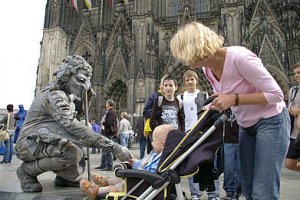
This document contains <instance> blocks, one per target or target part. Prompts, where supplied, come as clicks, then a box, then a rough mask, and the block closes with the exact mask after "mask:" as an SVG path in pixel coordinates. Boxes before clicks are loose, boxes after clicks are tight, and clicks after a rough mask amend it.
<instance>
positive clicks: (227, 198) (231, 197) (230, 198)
mask: <svg viewBox="0 0 300 200" xmlns="http://www.w3.org/2000/svg"><path fill="white" fill-rule="evenodd" d="M235 199H236V198H235V197H234V195H231V194H226V196H225V197H224V200H235Z"/></svg>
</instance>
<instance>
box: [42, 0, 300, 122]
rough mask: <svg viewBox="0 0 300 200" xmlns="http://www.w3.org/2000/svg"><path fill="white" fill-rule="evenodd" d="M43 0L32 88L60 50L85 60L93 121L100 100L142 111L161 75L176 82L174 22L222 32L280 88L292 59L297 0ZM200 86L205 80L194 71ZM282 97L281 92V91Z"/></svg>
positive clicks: (296, 52) (298, 50) (296, 56)
mask: <svg viewBox="0 0 300 200" xmlns="http://www.w3.org/2000/svg"><path fill="white" fill-rule="evenodd" d="M91 2H92V9H87V7H86V5H85V3H84V0H78V5H77V6H78V9H77V11H76V10H75V9H74V8H73V7H72V2H71V0H47V5H46V10H45V21H44V30H43V40H42V42H41V51H40V52H41V54H40V59H39V64H38V71H37V73H38V74H37V82H36V92H39V91H41V89H42V88H43V87H44V86H45V85H46V84H47V83H48V82H49V81H52V80H53V78H54V77H53V76H52V74H53V71H54V70H55V69H56V67H57V66H58V65H59V64H60V62H61V61H62V59H63V58H64V57H65V56H67V55H72V54H78V55H81V56H83V57H84V58H85V59H86V60H87V61H88V62H89V63H90V64H91V66H92V67H93V69H94V71H93V77H92V86H93V88H94V90H95V91H96V93H97V96H96V97H95V98H94V99H93V101H92V102H91V109H90V112H89V113H90V118H95V119H96V120H100V118H101V116H102V115H103V114H104V112H105V107H104V105H105V101H106V100H107V99H108V98H110V99H113V100H115V102H116V109H117V110H118V111H127V112H128V113H130V114H131V115H132V116H133V117H138V116H141V115H142V111H143V107H144V103H145V100H146V99H147V97H148V96H149V94H150V93H151V92H153V91H155V90H156V89H157V87H158V82H159V80H160V78H161V77H162V76H163V75H165V74H169V75H172V76H175V77H176V78H177V80H178V82H179V86H181V84H182V75H183V73H184V72H185V70H186V69H187V66H184V65H183V64H181V63H179V62H177V61H176V60H174V58H173V57H172V55H171V53H170V49H169V42H170V39H171V38H172V35H173V34H174V33H175V32H176V30H177V29H178V27H179V26H180V25H182V24H185V23H187V22H190V21H200V22H202V23H203V24H205V25H207V26H209V27H211V28H212V29H214V30H215V31H216V32H217V33H219V34H221V35H222V36H223V37H224V38H225V44H224V45H225V46H229V45H242V46H246V47H247V48H249V49H251V50H252V51H253V52H255V53H256V54H257V55H258V56H259V57H260V58H261V59H262V61H263V63H264V65H265V67H266V68H267V69H268V70H269V72H270V73H271V74H272V75H273V76H274V77H275V79H276V80H277V81H278V83H279V85H280V86H281V88H282V90H283V91H284V93H285V94H287V92H288V90H289V87H290V86H291V84H292V83H293V76H292V75H293V74H292V71H293V69H292V66H293V65H294V64H295V63H296V62H299V61H300V23H299V20H300V3H299V0H127V1H124V0H91ZM199 77H200V80H199V85H200V86H201V89H203V90H206V91H208V92H209V93H211V92H212V91H211V87H210V85H209V83H208V82H207V80H206V79H205V78H204V77H203V74H202V72H201V70H199ZM286 96H287V95H286Z"/></svg>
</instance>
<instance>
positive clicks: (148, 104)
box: [143, 76, 165, 154]
mask: <svg viewBox="0 0 300 200" xmlns="http://www.w3.org/2000/svg"><path fill="white" fill-rule="evenodd" d="M164 78H165V76H163V77H162V78H161V80H160V83H159V88H158V91H157V92H153V93H151V94H150V96H149V97H148V99H147V101H146V103H145V106H144V111H143V117H144V120H145V121H144V124H145V126H144V130H145V131H144V136H145V137H146V138H147V154H149V153H150V152H151V151H152V149H153V148H152V145H151V142H152V139H151V138H152V131H153V130H151V127H150V117H151V113H152V108H153V104H154V102H155V100H156V99H157V98H158V97H159V96H163V80H164ZM148 129H149V130H148Z"/></svg>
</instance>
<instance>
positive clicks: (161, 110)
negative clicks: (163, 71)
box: [150, 76, 185, 133]
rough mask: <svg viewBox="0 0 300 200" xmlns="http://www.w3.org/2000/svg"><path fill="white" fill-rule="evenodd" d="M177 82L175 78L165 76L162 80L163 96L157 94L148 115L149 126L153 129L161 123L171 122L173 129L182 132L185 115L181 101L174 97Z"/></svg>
mask: <svg viewBox="0 0 300 200" xmlns="http://www.w3.org/2000/svg"><path fill="white" fill-rule="evenodd" d="M177 89H178V84H177V81H176V80H175V78H173V77H171V76H167V77H165V78H164V80H163V92H164V96H159V97H158V98H157V99H156V100H155V102H154V104H153V108H152V113H151V117H150V127H151V130H153V131H154V129H155V127H157V126H159V125H162V124H171V125H173V126H174V128H175V129H177V130H180V131H182V132H183V133H184V130H185V125H184V123H185V119H184V118H185V116H184V109H183V106H182V103H181V101H179V99H177V98H176V97H175V91H176V90H177Z"/></svg>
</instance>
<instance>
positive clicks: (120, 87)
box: [103, 79, 128, 112]
mask: <svg viewBox="0 0 300 200" xmlns="http://www.w3.org/2000/svg"><path fill="white" fill-rule="evenodd" d="M103 97H104V101H103V102H105V101H106V100H107V99H113V100H114V101H115V109H116V110H117V111H118V112H121V111H124V110H127V105H128V102H127V85H126V84H125V83H124V82H123V81H122V80H119V79H116V80H114V81H113V82H110V83H109V84H108V85H107V86H106V87H105V91H104V96H103Z"/></svg>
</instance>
